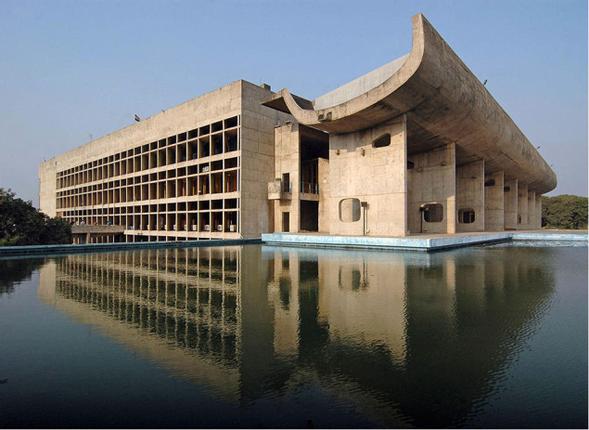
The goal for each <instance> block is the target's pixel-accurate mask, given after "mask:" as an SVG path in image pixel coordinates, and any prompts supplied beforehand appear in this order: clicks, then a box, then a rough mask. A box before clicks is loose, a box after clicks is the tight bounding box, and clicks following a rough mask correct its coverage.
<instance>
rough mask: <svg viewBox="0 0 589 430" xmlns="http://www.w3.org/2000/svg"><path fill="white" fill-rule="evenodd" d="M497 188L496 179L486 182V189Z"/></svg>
mask: <svg viewBox="0 0 589 430" xmlns="http://www.w3.org/2000/svg"><path fill="white" fill-rule="evenodd" d="M494 186H495V179H487V180H486V181H485V187H494Z"/></svg>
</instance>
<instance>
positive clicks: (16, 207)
mask: <svg viewBox="0 0 589 430" xmlns="http://www.w3.org/2000/svg"><path fill="white" fill-rule="evenodd" d="M71 239H72V230H71V226H70V225H69V223H68V222H67V221H64V220H62V219H61V218H50V217H48V216H47V215H45V214H43V213H42V212H39V211H38V210H37V209H35V208H34V207H33V205H32V203H31V202H30V201H29V202H26V201H24V200H22V199H20V198H17V197H16V195H15V194H14V193H13V192H12V191H10V190H5V189H3V188H0V246H1V245H47V244H58V243H71Z"/></svg>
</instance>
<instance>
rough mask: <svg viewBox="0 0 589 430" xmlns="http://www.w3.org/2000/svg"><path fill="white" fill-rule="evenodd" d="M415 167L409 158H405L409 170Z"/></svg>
mask: <svg viewBox="0 0 589 430" xmlns="http://www.w3.org/2000/svg"><path fill="white" fill-rule="evenodd" d="M414 167H415V163H414V162H413V161H411V160H407V170H411V169H413V168H414Z"/></svg>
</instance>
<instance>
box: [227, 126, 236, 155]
mask: <svg viewBox="0 0 589 430" xmlns="http://www.w3.org/2000/svg"><path fill="white" fill-rule="evenodd" d="M237 149H238V145H237V129H233V130H228V131H226V132H225V152H231V151H237Z"/></svg>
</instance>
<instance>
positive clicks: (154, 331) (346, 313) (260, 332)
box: [39, 246, 554, 427]
mask: <svg viewBox="0 0 589 430" xmlns="http://www.w3.org/2000/svg"><path fill="white" fill-rule="evenodd" d="M550 252H551V250H550V248H533V249H517V248H509V247H506V248H502V247H497V248H486V249H469V250H465V251H454V252H448V253H437V254H425V253H381V252H364V253H362V252H353V251H337V250H308V249H294V248H276V247H265V246H247V247H222V248H195V249H168V250H143V251H135V252H114V253H108V254H84V255H75V256H69V257H64V258H61V259H57V260H53V261H51V262H49V263H47V264H46V265H45V266H44V267H43V268H42V269H41V280H40V289H39V295H40V296H41V297H42V298H43V300H45V301H46V302H48V303H51V304H52V305H54V306H55V307H56V308H57V309H59V310H61V311H63V312H65V313H66V314H68V315H70V316H71V317H73V318H75V319H76V320H78V321H80V322H82V323H85V324H90V325H92V326H94V327H96V328H98V329H99V330H101V331H102V332H103V333H105V334H106V335H108V336H109V337H111V338H113V339H115V340H116V341H118V342H120V343H122V344H124V345H125V346H127V347H128V348H131V349H132V350H134V351H136V352H138V353H140V354H141V355H143V356H144V357H147V358H149V359H150V360H153V361H155V362H157V363H158V364H159V365H161V366H162V367H165V368H167V369H168V370H170V371H171V372H173V373H174V374H177V375H181V376H182V377H184V378H187V379H189V380H191V381H193V382H195V383H198V384H203V385H204V386H206V387H207V388H209V389H210V390H211V391H213V392H214V393H215V394H217V395H219V396H222V397H223V398H226V399H228V400H234V401H237V402H240V403H241V404H242V405H243V406H246V407H247V405H248V404H249V403H250V402H252V401H254V400H256V399H260V398H265V397H268V396H280V395H284V394H285V393H288V391H289V390H291V389H293V388H292V387H296V386H297V385H300V384H301V383H310V384H314V385H315V386H318V387H321V388H322V389H323V390H326V391H329V392H331V393H332V395H333V396H335V397H336V398H341V399H342V401H346V402H351V403H353V404H354V408H355V409H356V410H358V411H360V412H361V413H363V414H365V415H366V416H367V417H370V418H371V419H373V420H374V421H375V422H379V423H381V424H383V425H402V424H407V425H415V426H426V427H427V426H433V427H439V426H455V425H460V424H461V423H464V422H465V420H466V419H467V418H468V416H469V414H472V413H473V410H474V409H475V408H477V407H480V406H481V404H484V401H485V398H486V397H487V396H488V395H489V393H490V392H491V390H492V389H493V387H494V385H495V384H496V382H497V380H498V378H501V377H503V373H502V371H503V370H504V368H505V366H507V364H509V362H510V361H511V360H512V359H513V357H514V356H515V355H516V354H517V353H518V352H519V350H520V349H521V348H522V345H523V344H524V342H525V340H526V339H527V338H528V337H529V336H530V334H531V333H533V330H534V328H535V326H536V323H537V322H538V321H539V319H540V318H541V316H542V314H543V312H544V310H545V309H546V307H547V306H548V305H549V302H550V298H551V296H552V294H553V288H554V280H553V279H552V275H551V273H552V271H551V269H550V265H551V264H552V263H551V261H552V260H551V258H550ZM530 253H532V255H530Z"/></svg>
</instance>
